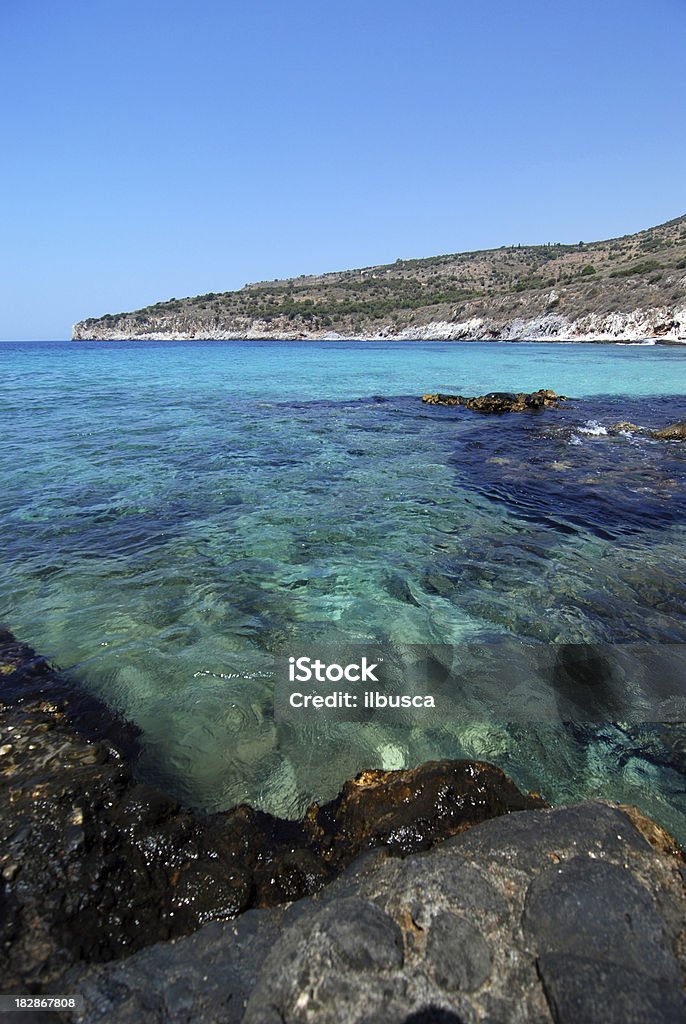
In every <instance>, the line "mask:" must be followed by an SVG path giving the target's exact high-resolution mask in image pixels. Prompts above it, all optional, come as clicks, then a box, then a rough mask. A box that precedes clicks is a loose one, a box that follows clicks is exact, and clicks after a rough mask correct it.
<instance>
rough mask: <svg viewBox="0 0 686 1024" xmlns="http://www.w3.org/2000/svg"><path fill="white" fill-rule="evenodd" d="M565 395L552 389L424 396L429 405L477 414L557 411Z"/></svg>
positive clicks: (424, 400) (423, 400)
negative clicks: (451, 406) (456, 408)
mask: <svg viewBox="0 0 686 1024" xmlns="http://www.w3.org/2000/svg"><path fill="white" fill-rule="evenodd" d="M566 401H567V399H566V397H565V396H564V395H558V394H556V393H555V392H554V391H551V390H550V388H545V389H543V388H541V389H540V390H538V391H532V392H531V393H527V392H524V391H520V392H516V393H515V392H513V391H490V392H489V393H488V394H487V395H477V396H476V397H472V398H465V397H464V395H441V394H436V395H431V394H429V395H422V402H425V403H426V404H427V405H463V406H465V408H467V409H473V410H474V411H475V412H485V413H504V412H524V411H525V410H526V409H543V408H552V409H557V408H559V406H560V403H562V402H566Z"/></svg>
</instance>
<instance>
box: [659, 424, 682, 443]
mask: <svg viewBox="0 0 686 1024" xmlns="http://www.w3.org/2000/svg"><path fill="white" fill-rule="evenodd" d="M652 436H653V437H657V438H659V439H660V440H661V441H686V422H681V423H672V424H670V426H668V427H663V428H662V430H653V431H652Z"/></svg>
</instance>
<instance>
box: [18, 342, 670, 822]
mask: <svg viewBox="0 0 686 1024" xmlns="http://www.w3.org/2000/svg"><path fill="white" fill-rule="evenodd" d="M0 359H2V368H3V373H2V382H1V385H0V394H1V401H2V409H1V413H0V415H1V416H2V437H3V445H2V453H1V455H0V459H1V461H2V481H3V490H2V497H1V499H0V524H1V527H2V536H3V540H4V559H3V566H2V574H3V576H2V583H3V587H2V593H3V595H4V596H3V605H2V612H1V616H0V621H2V622H3V623H4V624H5V625H7V626H8V627H10V628H11V629H13V630H14V632H15V633H16V634H17V635H18V636H20V637H21V639H23V640H26V641H27V642H29V643H31V644H32V645H33V646H34V647H35V648H36V649H38V650H39V651H40V652H41V653H43V654H45V655H47V656H48V657H49V658H51V659H52V660H53V661H54V662H55V663H56V664H58V665H59V666H60V667H61V668H62V669H64V670H65V671H66V672H68V673H69V674H71V675H72V676H73V677H75V678H77V679H78V680H80V681H82V682H83V683H84V685H86V686H87V687H88V688H90V689H91V690H93V691H94V692H96V693H97V694H98V695H99V696H101V697H102V698H104V699H105V700H106V701H107V702H108V703H109V704H110V705H111V706H112V707H113V708H115V709H116V710H118V711H119V712H120V713H122V714H123V715H124V716H126V717H127V718H129V719H131V720H132V721H134V722H136V723H137V724H138V725H139V726H140V728H141V730H142V753H141V758H140V761H139V764H138V766H137V771H138V772H139V774H140V776H141V777H144V778H146V779H148V780H151V781H153V782H155V783H158V784H160V785H163V786H165V787H166V788H167V789H170V790H172V791H173V792H174V793H176V794H177V795H178V796H179V797H181V798H182V799H183V800H185V801H187V802H188V803H191V804H195V805H198V806H203V807H206V808H212V809H217V808H222V807H227V806H230V805H232V804H235V803H237V802H240V801H243V800H246V801H248V802H251V803H253V804H258V805H259V806H261V807H264V808H265V809H268V810H272V811H276V812H278V813H281V814H291V815H295V814H298V813H301V811H302V809H303V807H304V806H305V805H306V804H307V803H308V802H309V801H310V800H312V799H315V798H316V799H325V798H328V797H330V796H332V795H333V794H334V793H335V792H336V790H337V789H338V787H339V786H340V783H341V782H342V781H343V780H344V779H345V778H347V777H349V776H350V775H352V774H354V773H355V772H356V771H358V770H359V769H361V768H363V767H374V766H386V767H399V766H401V765H410V764H414V763H419V762H420V761H422V760H426V759H427V758H430V757H436V756H453V757H457V756H477V757H483V758H487V759H490V760H492V761H495V762H496V763H498V764H500V765H502V766H503V767H504V768H505V769H506V770H507V771H509V772H510V773H511V774H512V775H513V777H514V778H515V779H516V780H517V781H518V782H520V784H522V785H526V786H530V787H536V788H540V789H542V790H543V792H544V794H545V795H546V796H548V797H549V798H550V799H552V800H569V799H577V798H579V797H580V796H584V795H600V796H607V797H610V798H617V799H622V800H629V801H631V802H634V803H638V804H641V805H642V806H644V807H645V808H646V809H647V810H649V811H650V812H651V813H653V814H654V815H656V816H657V817H658V819H659V820H662V821H664V822H665V823H666V824H667V825H668V826H669V827H671V828H673V829H674V830H675V831H676V832H678V833H679V835H680V836H683V837H686V805H685V804H684V797H683V788H684V775H683V773H684V769H685V768H686V761H685V759H684V749H685V748H686V739H685V737H686V730H684V735H682V732H681V731H680V727H678V726H673V727H670V728H669V729H658V728H657V727H651V728H649V729H648V728H643V729H639V728H630V727H629V726H626V725H622V724H621V723H620V724H615V725H613V726H607V727H604V728H598V729H595V730H588V729H582V728H581V727H579V728H576V729H570V728H564V727H559V726H555V725H553V724H550V723H548V724H540V725H535V724H530V725H518V726H515V725H513V724H509V725H508V724H507V723H498V722H494V721H488V722H483V721H476V720H475V721H474V722H473V723H468V724H466V725H465V724H464V723H457V722H451V721H450V720H444V721H443V720H442V721H440V722H438V723H434V724H430V723H427V722H426V721H425V720H421V721H420V720H419V719H418V718H417V717H415V718H413V717H412V716H411V715H410V716H408V717H407V718H406V720H403V721H399V722H396V723H395V724H392V725H389V724H387V723H381V722H380V721H378V720H377V721H374V720H370V721H369V722H366V723H359V722H358V723H352V724H351V723H345V722H342V723H328V724H322V725H320V726H312V725H311V724H303V726H302V728H300V729H298V728H293V727H292V726H289V727H288V728H286V727H285V726H283V725H282V724H280V723H279V721H278V720H277V719H276V718H275V716H274V713H273V706H272V705H273V699H272V698H273V676H272V674H271V666H272V654H273V652H275V651H279V650H282V649H283V648H284V647H288V645H291V644H294V643H298V642H306V643H311V644H317V643H322V644H323V643H326V644H359V643H365V642H371V641H374V642H383V643H396V644H397V643H418V644H427V643H434V644H443V643H449V644H461V643H465V642H469V643H472V644H473V643H479V642H482V641H484V642H485V641H491V640H492V639H493V638H494V637H495V638H497V637H499V636H509V637H515V638H518V639H521V640H526V641H529V642H533V643H546V644H561V643H590V642H603V643H609V644H613V643H614V644H617V643H622V644H630V643H637V642H642V641H645V642H649V643H651V644H682V643H683V642H684V641H685V640H686V611H685V609H686V587H685V586H684V582H683V581H684V543H683V541H684V528H683V523H684V515H685V513H686V458H685V457H684V453H683V446H682V445H680V444H678V443H677V444H665V443H658V442H656V441H653V440H651V439H649V438H647V437H644V436H642V435H640V434H637V433H631V432H624V433H622V434H614V435H613V434H611V433H607V426H608V425H610V424H612V423H614V422H616V421H619V420H632V421H633V422H635V423H637V424H640V425H642V426H649V427H652V426H660V425H664V424H666V423H670V422H674V421H675V420H678V419H686V398H685V397H684V396H685V395H686V351H684V350H682V349H678V348H668V347H660V346H655V347H648V346H645V347H643V346H599V345H598V346H596V345H544V344H537V345H521V344H520V345H516V344H494V343H483V344H482V343H469V344H455V343H431V344H425V343H414V342H412V343H400V344H398V343H348V342H330V343H311V342H303V343H299V342H241V343H238V342H230V343H229V342H227V343H217V342H183V343H157V342H145V343H134V342H131V343H121V342H117V343H70V342H55V343H50V344H48V343H45V344H43V343H40V344H39V343H35V344H5V345H2V346H0ZM538 387H552V388H554V389H555V390H556V391H558V392H563V393H566V394H568V395H571V396H574V398H575V399H577V401H574V402H573V403H572V404H571V408H569V409H565V410H546V411H545V412H543V413H541V414H533V415H525V416H507V417H499V418H495V419H493V418H489V417H480V416H478V415H475V414H473V413H470V412H469V411H467V410H462V409H443V408H430V407H427V406H423V405H422V404H421V403H420V402H419V401H418V396H420V395H421V394H422V393H424V392H426V391H446V392H461V393H463V394H478V393H482V392H484V391H489V390H531V389H535V388H538Z"/></svg>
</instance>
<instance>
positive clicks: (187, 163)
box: [0, 0, 686, 339]
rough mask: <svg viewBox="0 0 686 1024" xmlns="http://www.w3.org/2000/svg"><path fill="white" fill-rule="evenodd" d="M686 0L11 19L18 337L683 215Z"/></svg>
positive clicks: (2, 43) (10, 249)
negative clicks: (251, 284) (280, 281)
mask: <svg viewBox="0 0 686 1024" xmlns="http://www.w3.org/2000/svg"><path fill="white" fill-rule="evenodd" d="M685 44H686V3H684V0H653V2H651V3H646V2H645V0H621V2H620V0H603V2H602V3H598V2H597V0H594V2H589V0H578V2H576V3H566V4H559V3H555V2H552V3H551V2H550V0H518V2H517V3H513V2H512V0H478V2H477V0H472V2H469V3H467V2H462V0H452V2H449V0H422V2H419V0H415V2H410V0H364V2H361V0H346V3H345V4H343V3H338V2H329V3H327V2H322V0H317V2H310V0H306V2H301V0H293V2H291V3H286V2H284V0H280V2H277V0H260V2H259V3H252V4H251V3H246V2H242V3H234V2H231V0H221V2H220V0H196V2H195V3H194V4H190V3H189V2H188V0H184V2H178V0H135V2H131V0H0V95H1V96H2V120H1V122H0V123H1V125H2V139H3V145H2V151H3V155H2V159H1V160H0V215H1V221H0V223H1V231H0V338H4V339H9V338H36V339H38V338H65V337H68V335H69V332H70V328H71V324H72V322H74V321H76V320H78V319H81V318H83V317H86V316H91V315H101V314H103V313H107V312H119V311H121V310H126V309H134V308H136V307H139V306H141V305H146V304H148V303H150V302H155V301H159V300H162V299H166V298H169V297H171V296H177V297H179V296H183V295H193V294H196V293H199V292H207V291H223V290H226V289H231V288H237V287H240V286H241V285H243V284H244V283H245V282H247V281H252V280H262V279H271V278H275V277H285V276H295V275H298V274H304V273H313V272H320V271H325V270H336V269H344V268H346V267H354V266H364V265H368V264H373V263H383V262H390V261H393V260H395V259H397V258H398V257H411V256H429V255H433V254H437V253H443V252H456V251H460V250H463V249H474V248H486V247H490V246H499V245H502V244H510V243H513V242H546V241H572V242H574V241H579V240H580V239H583V240H586V241H588V240H592V239H594V238H603V237H609V236H612V235H615V234H624V233H628V232H631V231H634V230H638V229H640V228H642V227H648V226H650V225H652V224H654V223H659V222H661V221H664V220H668V219H670V218H672V217H676V216H679V215H680V214H683V213H686V194H685V188H684V185H685V184H686V123H685V122H686V74H684V63H683V55H684V51H685Z"/></svg>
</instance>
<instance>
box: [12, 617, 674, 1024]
mask: <svg viewBox="0 0 686 1024" xmlns="http://www.w3.org/2000/svg"><path fill="white" fill-rule="evenodd" d="M0 680H1V681H2V689H1V690H0V694H1V697H0V700H1V702H2V703H1V704H0V723H1V725H2V738H1V740H0V757H1V760H0V771H1V774H0V791H1V793H2V804H3V814H2V819H1V820H2V831H3V841H2V845H1V847H0V849H1V853H0V859H1V862H0V872H1V874H2V881H3V888H2V914H1V915H0V922H1V923H0V935H1V938H2V941H1V942H0V972H1V976H2V990H3V991H4V992H24V993H29V992H31V993H50V992H60V993H64V992H69V993H72V994H79V995H81V996H82V997H83V999H84V1008H83V1009H82V1010H80V1011H78V1012H73V1013H72V1014H71V1016H69V1015H64V1017H63V1019H66V1020H75V1021H88V1022H90V1021H93V1022H95V1021H101V1020H102V1021H105V1020H107V1021H121V1022H128V1021H131V1022H132V1024H133V1021H140V1020H146V1021H147V1020H152V1021H160V1022H163V1021H164V1022H167V1021H169V1022H171V1021H173V1022H179V1024H180V1022H182V1021H189V1020H200V1019H202V1020H203V1021H208V1022H213V1021H217V1022H219V1021H228V1022H233V1021H236V1022H238V1021H244V1022H245V1024H267V1022H270V1021H273V1022H282V1024H283V1022H286V1024H290V1022H294V1024H300V1022H303V1024H305V1022H309V1021H314V1022H315V1024H317V1022H321V1024H328V1022H329V1021H331V1022H332V1024H333V1022H334V1021H336V1022H343V1024H345V1022H350V1024H352V1022H360V1024H362V1022H363V1021H364V1022H372V1021H376V1022H379V1024H381V1022H382V1021H383V1022H395V1021H397V1022H404V1024H411V1022H413V1024H418V1022H420V1021H425V1022H428V1021H445V1022H449V1021H452V1022H455V1021H458V1022H459V1021H463V1022H465V1024H472V1022H476V1021H477V1020H493V1021H495V1020H498V1021H513V1022H515V1021H522V1022H524V1021H541V1022H543V1021H546V1022H548V1021H550V1020H553V1021H556V1022H565V1024H566V1022H567V1021H569V1022H571V1021H579V1020H589V1021H590V1020H604V1021H610V1022H612V1021H620V1020H621V1021H631V1020H636V1021H638V1020H646V1019H650V1020H651V1021H658V1022H659V1021H665V1022H667V1021H673V1020H678V1019H682V1018H683V1016H684V1014H686V1001H685V998H684V994H683V984H684V978H685V976H686V974H685V972H686V884H685V882H686V866H685V865H684V862H683V860H682V858H681V855H680V853H679V851H678V850H677V848H676V845H675V843H674V841H673V840H672V839H671V838H670V837H669V836H668V835H667V834H666V833H665V832H663V830H662V829H661V828H660V827H659V826H657V825H655V823H653V822H651V821H649V820H648V819H647V818H645V817H644V816H643V815H641V814H640V813H639V812H636V811H635V810H632V809H630V808H620V807H614V806H609V805H607V804H602V803H588V804H583V805H579V806H576V807H571V808H561V809H556V810H553V809H550V808H548V807H547V806H546V804H545V803H544V801H543V800H542V799H541V798H540V796H538V795H537V794H525V793H521V792H520V791H519V790H518V789H517V788H516V787H515V786H514V784H513V783H512V782H510V780H509V779H507V777H506V776H505V775H503V773H502V772H501V771H500V770H499V769H497V768H494V767H492V766H490V765H486V764H483V763H480V762H467V761H442V762H430V763H428V764H425V765H422V766H421V767H419V768H417V769H414V770H408V771H398V772H382V771H368V772H363V773H361V775H359V776H358V777H357V778H355V779H354V780H351V781H349V782H348V783H346V784H345V786H344V787H343V789H342V790H341V792H340V794H339V796H338V797H337V798H336V799H335V800H333V801H331V802H330V803H329V804H326V805H323V806H319V805H317V804H313V805H312V806H311V807H310V808H309V810H308V812H307V814H306V815H305V817H304V819H303V820H302V821H299V822H291V821H284V820H280V819H277V818H274V817H272V816H270V815H266V814H263V813H261V812H258V811H255V810H254V809H252V808H250V807H247V806H243V807H237V808H234V809H233V810H231V811H227V812H225V813H222V814H214V815H201V814H196V813H193V812H192V811H190V810H188V809H184V808H182V807H180V806H179V805H178V803H176V802H175V801H174V800H171V799H170V798H168V797H167V796H165V795H164V794H163V793H160V792H158V791H156V790H153V789H151V788H150V787H148V786H146V785H144V784H142V783H140V782H137V781H136V779H135V776H134V773H133V772H132V770H131V767H130V764H131V762H134V761H135V749H136V733H135V730H134V729H132V728H131V727H130V726H128V725H127V724H126V723H123V722H118V721H116V720H115V719H113V718H112V715H111V713H109V712H108V711H107V709H106V708H104V707H102V706H100V705H99V704H98V702H97V701H95V700H94V699H93V698H91V697H87V696H84V695H83V694H81V693H80V692H79V691H78V690H76V689H74V687H73V686H72V685H71V684H70V682H69V680H68V679H66V678H63V677H62V676H61V675H60V673H59V672H55V671H54V670H53V669H52V668H51V666H50V665H48V664H47V663H46V662H45V661H44V660H43V659H41V658H40V657H38V656H36V654H35V652H34V651H32V650H31V648H29V647H28V646H26V645H25V644H22V643H21V642H19V641H17V640H16V639H15V638H14V636H13V635H12V634H11V633H9V632H8V631H2V633H1V634H0ZM115 740H116V742H115ZM632 1014H633V1016H632ZM641 1014H643V1015H642V1016H641ZM648 1014H649V1015H648ZM51 1019H56V1018H55V1017H54V1016H53V1017H51ZM57 1019H59V1018H57Z"/></svg>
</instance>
